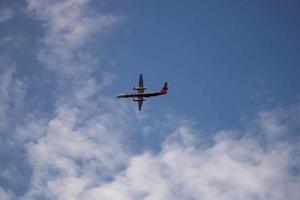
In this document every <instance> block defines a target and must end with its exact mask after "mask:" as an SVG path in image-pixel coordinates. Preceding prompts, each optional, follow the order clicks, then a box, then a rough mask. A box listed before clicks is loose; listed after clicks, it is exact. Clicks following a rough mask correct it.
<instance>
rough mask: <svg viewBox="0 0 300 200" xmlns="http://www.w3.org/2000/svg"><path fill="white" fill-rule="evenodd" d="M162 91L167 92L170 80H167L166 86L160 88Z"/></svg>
mask: <svg viewBox="0 0 300 200" xmlns="http://www.w3.org/2000/svg"><path fill="white" fill-rule="evenodd" d="M160 92H161V93H165V94H166V93H167V92H168V82H165V84H164V87H163V88H162V89H161V90H160Z"/></svg>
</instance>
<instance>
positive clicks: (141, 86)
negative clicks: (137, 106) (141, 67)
mask: <svg viewBox="0 0 300 200" xmlns="http://www.w3.org/2000/svg"><path fill="white" fill-rule="evenodd" d="M139 88H142V89H140V90H138V93H144V89H145V88H144V79H143V74H140V78H139Z"/></svg>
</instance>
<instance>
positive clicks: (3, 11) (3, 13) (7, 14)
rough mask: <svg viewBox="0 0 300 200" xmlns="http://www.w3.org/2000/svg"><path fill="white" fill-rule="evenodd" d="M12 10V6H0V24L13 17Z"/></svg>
mask: <svg viewBox="0 0 300 200" xmlns="http://www.w3.org/2000/svg"><path fill="white" fill-rule="evenodd" d="M13 16H14V10H13V7H7V6H6V7H2V8H0V24H1V23H3V22H6V21H8V20H10V19H11V18H13Z"/></svg>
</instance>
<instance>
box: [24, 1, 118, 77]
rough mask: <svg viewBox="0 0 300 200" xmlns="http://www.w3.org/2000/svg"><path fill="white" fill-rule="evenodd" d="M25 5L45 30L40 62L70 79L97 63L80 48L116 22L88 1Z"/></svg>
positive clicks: (88, 71)
mask: <svg viewBox="0 0 300 200" xmlns="http://www.w3.org/2000/svg"><path fill="white" fill-rule="evenodd" d="M27 2H28V10H29V11H30V12H32V13H34V14H35V17H36V19H38V20H42V21H43V24H44V27H45V30H46V34H45V37H44V38H43V39H42V44H43V47H42V49H41V51H40V54H39V59H40V61H42V62H43V63H45V64H46V65H47V66H48V68H49V69H52V70H54V71H56V72H58V73H59V74H63V75H67V76H72V77H73V78H74V76H76V77H82V76H84V74H89V73H90V72H91V71H92V66H93V65H95V64H96V63H97V59H95V58H92V57H91V56H90V55H89V53H88V52H87V51H85V50H84V49H83V48H84V46H85V45H86V44H87V43H88V42H91V41H93V38H94V36H95V35H96V34H99V33H102V32H106V31H107V30H108V29H110V28H111V27H112V26H113V25H114V24H115V23H116V22H117V18H116V17H114V16H111V15H105V14H101V12H100V11H98V10H93V9H92V7H91V6H90V5H91V1H89V0H64V1H38V0H27ZM98 39H99V38H98ZM98 42H99V41H98Z"/></svg>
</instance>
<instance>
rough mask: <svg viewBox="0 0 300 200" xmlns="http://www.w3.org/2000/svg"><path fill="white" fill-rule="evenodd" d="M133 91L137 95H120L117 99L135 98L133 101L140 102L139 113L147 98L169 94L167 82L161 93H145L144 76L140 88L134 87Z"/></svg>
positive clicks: (141, 76)
mask: <svg viewBox="0 0 300 200" xmlns="http://www.w3.org/2000/svg"><path fill="white" fill-rule="evenodd" d="M133 90H136V91H137V93H136V92H135V93H125V94H120V95H118V96H117V98H133V99H132V100H133V101H135V102H138V108H139V111H140V110H141V109H142V106H143V102H144V101H146V98H149V97H154V96H160V95H164V94H167V92H168V83H167V82H165V83H164V86H163V88H162V89H161V90H160V91H159V92H148V93H144V90H146V88H145V87H144V79H143V75H142V74H140V78H139V86H138V87H133Z"/></svg>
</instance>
